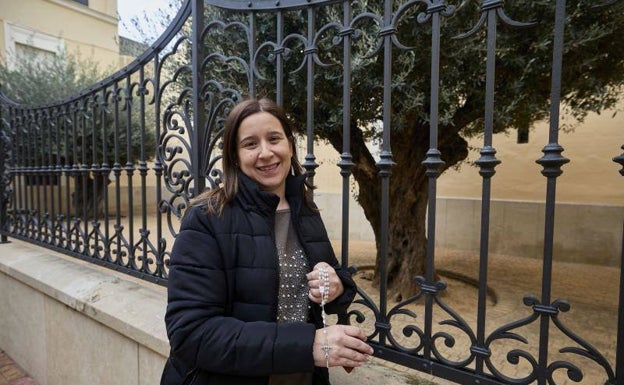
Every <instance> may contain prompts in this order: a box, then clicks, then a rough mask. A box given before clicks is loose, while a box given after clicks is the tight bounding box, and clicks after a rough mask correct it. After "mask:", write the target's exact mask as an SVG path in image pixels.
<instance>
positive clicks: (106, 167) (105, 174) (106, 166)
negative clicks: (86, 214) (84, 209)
mask: <svg viewBox="0 0 624 385" xmlns="http://www.w3.org/2000/svg"><path fill="white" fill-rule="evenodd" d="M109 107H110V106H109V105H108V91H107V89H106V87H103V88H102V183H105V186H103V188H104V196H103V198H102V199H103V201H104V203H103V205H104V256H103V258H104V260H105V261H108V262H110V261H111V260H112V258H111V249H110V246H111V242H110V238H111V237H110V228H109V226H110V221H109V219H110V218H109V212H110V210H109V204H110V202H109V196H108V182H109V180H110V179H109V178H110V173H111V167H110V166H111V165H110V162H109V159H110V158H109V157H110V154H109V153H108V151H109V150H108V122H107V119H108V116H107V114H108V108H109Z"/></svg>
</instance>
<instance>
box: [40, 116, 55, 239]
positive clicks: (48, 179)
mask: <svg viewBox="0 0 624 385" xmlns="http://www.w3.org/2000/svg"><path fill="white" fill-rule="evenodd" d="M52 127H54V123H53V122H52V117H51V115H50V110H49V109H48V110H46V138H45V142H46V145H45V146H41V148H42V151H43V156H44V159H47V161H46V162H45V163H46V164H45V167H43V172H44V175H45V177H44V196H43V202H44V212H45V217H44V220H45V221H46V237H45V242H46V243H50V240H51V236H52V233H51V231H52V229H53V227H52V218H54V206H53V205H52V201H53V200H54V187H53V186H54V184H53V182H52V175H53V174H52V173H53V171H52V164H53V163H52V143H53V142H52ZM44 147H45V148H47V157H46V150H43V148H44ZM48 194H49V196H48Z"/></svg>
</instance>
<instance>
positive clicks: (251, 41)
mask: <svg viewBox="0 0 624 385" xmlns="http://www.w3.org/2000/svg"><path fill="white" fill-rule="evenodd" d="M247 42H248V46H249V69H248V71H249V73H248V74H247V76H248V79H249V97H250V98H252V99H254V98H256V80H255V75H254V66H255V65H256V63H255V62H254V54H255V52H256V13H255V12H249V35H248V36H247Z"/></svg>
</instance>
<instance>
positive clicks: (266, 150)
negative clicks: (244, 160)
mask: <svg viewBox="0 0 624 385" xmlns="http://www.w3.org/2000/svg"><path fill="white" fill-rule="evenodd" d="M269 156H271V148H270V146H269V143H266V142H263V143H260V157H261V158H267V157H269Z"/></svg>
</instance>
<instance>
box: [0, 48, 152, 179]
mask: <svg viewBox="0 0 624 385" xmlns="http://www.w3.org/2000/svg"><path fill="white" fill-rule="evenodd" d="M103 78H104V75H103V73H102V72H100V70H99V68H98V64H97V63H95V62H93V61H90V60H82V59H81V58H80V57H79V56H74V55H69V54H65V53H62V52H61V53H60V54H58V55H55V56H53V57H50V58H49V60H40V59H39V58H37V57H35V56H32V57H29V58H27V59H26V60H21V61H19V62H18V63H16V65H15V66H14V68H10V67H9V66H8V65H7V64H6V63H0V84H1V85H2V92H3V93H4V94H5V95H7V96H8V97H9V98H10V99H12V100H13V101H15V102H17V103H20V104H22V105H23V106H25V107H27V108H28V106H32V110H31V112H29V113H28V114H26V115H24V116H25V117H26V118H25V119H24V121H23V125H22V126H21V127H18V128H17V129H18V133H20V132H21V133H22V134H23V135H16V137H15V139H14V141H15V145H16V146H18V147H19V148H20V149H22V151H18V153H19V154H20V155H21V158H19V159H18V161H19V162H21V163H22V164H23V165H29V166H35V165H38V166H42V165H48V163H50V164H53V163H54V162H59V161H60V163H61V164H62V165H65V164H68V165H73V164H78V165H81V164H83V165H92V164H96V165H100V164H104V163H105V164H108V165H109V166H111V167H112V166H113V165H114V164H115V163H118V164H120V165H122V166H125V165H126V163H127V162H131V163H134V162H136V161H137V160H139V159H143V160H145V161H147V160H149V159H151V158H152V157H153V156H154V153H155V146H156V133H155V132H152V130H150V129H149V128H150V127H152V126H153V123H152V124H150V122H154V119H155V115H154V111H153V106H149V105H148V106H146V108H145V126H146V129H145V130H144V131H142V130H141V122H140V108H139V105H138V98H133V97H132V95H125V96H122V97H120V98H118V99H117V100H118V103H115V102H114V101H113V100H114V99H115V98H113V97H112V96H110V94H109V96H106V98H107V99H108V100H106V101H104V100H103V99H104V97H102V96H101V94H98V95H97V96H96V95H95V94H85V95H83V96H81V97H80V98H77V99H75V100H74V101H72V102H71V103H70V104H69V105H65V106H63V107H48V109H43V108H40V107H44V106H46V105H57V106H60V105H61V104H60V103H61V102H62V101H64V100H65V101H68V100H70V99H71V98H72V97H75V96H77V95H78V93H79V92H81V91H83V90H86V89H87V88H89V87H93V86H94V85H95V84H97V83H98V81H100V80H101V79H103ZM120 87H121V85H120ZM96 93H97V92H96ZM105 105H107V106H105ZM142 132H143V133H142ZM128 138H129V139H128ZM115 148H117V155H115ZM104 149H106V151H104Z"/></svg>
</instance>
